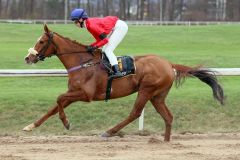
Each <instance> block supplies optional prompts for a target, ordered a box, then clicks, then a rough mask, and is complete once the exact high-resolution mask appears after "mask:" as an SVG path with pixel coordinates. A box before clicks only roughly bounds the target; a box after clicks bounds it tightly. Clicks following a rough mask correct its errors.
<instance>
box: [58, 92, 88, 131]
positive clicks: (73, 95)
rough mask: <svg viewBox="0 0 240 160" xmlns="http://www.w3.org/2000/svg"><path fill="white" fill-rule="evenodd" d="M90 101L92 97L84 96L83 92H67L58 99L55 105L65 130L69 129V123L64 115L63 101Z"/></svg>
mask: <svg viewBox="0 0 240 160" xmlns="http://www.w3.org/2000/svg"><path fill="white" fill-rule="evenodd" d="M91 99H92V97H90V96H89V95H86V93H85V92H84V91H83V90H80V91H74V92H67V93H64V94H62V95H60V96H59V97H58V99H57V103H58V112H59V118H60V119H61V121H62V123H63V125H64V126H65V128H66V129H69V127H70V123H69V121H68V119H67V117H66V115H65V113H64V107H65V106H64V102H65V101H70V102H75V101H78V100H81V101H91Z"/></svg>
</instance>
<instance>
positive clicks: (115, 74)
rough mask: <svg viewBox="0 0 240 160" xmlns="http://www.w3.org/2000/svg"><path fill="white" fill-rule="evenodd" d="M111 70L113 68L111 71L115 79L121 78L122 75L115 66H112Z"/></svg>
mask: <svg viewBox="0 0 240 160" xmlns="http://www.w3.org/2000/svg"><path fill="white" fill-rule="evenodd" d="M112 68H113V71H114V76H116V77H121V76H123V74H122V73H121V72H120V71H119V68H118V65H117V64H116V65H113V66H112Z"/></svg>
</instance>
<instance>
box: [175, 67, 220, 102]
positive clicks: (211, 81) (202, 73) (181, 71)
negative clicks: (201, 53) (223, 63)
mask: <svg viewBox="0 0 240 160" xmlns="http://www.w3.org/2000/svg"><path fill="white" fill-rule="evenodd" d="M172 67H173V68H174V69H175V70H176V80H175V82H176V86H179V85H181V84H182V83H183V82H184V79H185V78H186V77H197V78H198V79H200V80H201V81H202V82H204V83H206V84H207V85H209V86H210V87H211V88H212V91H213V97H214V98H215V99H216V100H218V101H219V102H220V103H221V105H223V104H224V92H223V89H222V87H221V85H220V84H218V81H217V78H216V75H215V73H214V71H210V70H209V69H203V68H201V66H197V67H193V68H192V67H188V66H184V65H180V64H172Z"/></svg>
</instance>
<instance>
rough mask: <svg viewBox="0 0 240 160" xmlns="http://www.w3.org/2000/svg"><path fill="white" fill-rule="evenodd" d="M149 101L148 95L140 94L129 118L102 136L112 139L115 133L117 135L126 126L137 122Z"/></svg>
mask: <svg viewBox="0 0 240 160" xmlns="http://www.w3.org/2000/svg"><path fill="white" fill-rule="evenodd" d="M148 100H149V95H148V94H144V93H138V96H137V99H136V101H135V104H134V107H133V109H132V111H131V113H130V114H129V116H128V117H127V118H126V119H125V120H124V121H122V122H121V123H119V124H118V125H116V126H115V127H113V128H112V129H110V130H108V131H107V132H105V133H103V134H102V136H103V137H111V136H113V135H114V134H115V133H117V132H118V131H119V130H120V129H122V128H123V127H125V126H126V125H128V124H129V123H131V122H132V121H134V120H136V119H137V118H138V117H140V116H141V113H142V110H143V108H144V106H145V104H146V103H147V101H148Z"/></svg>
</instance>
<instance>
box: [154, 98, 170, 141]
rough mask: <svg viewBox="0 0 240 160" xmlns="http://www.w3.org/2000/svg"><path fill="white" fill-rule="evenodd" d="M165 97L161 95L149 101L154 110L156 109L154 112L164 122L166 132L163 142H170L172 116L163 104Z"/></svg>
mask: <svg viewBox="0 0 240 160" xmlns="http://www.w3.org/2000/svg"><path fill="white" fill-rule="evenodd" d="M165 97H166V96H163V95H162V94H161V95H158V96H154V97H153V98H152V99H151V100H150V101H151V103H152V105H153V106H154V108H155V109H156V111H157V112H158V113H159V114H160V115H161V116H162V118H163V119H164V121H165V126H166V130H165V136H164V141H170V135H171V127H172V121H173V116H172V114H171V112H170V111H169V110H168V108H167V106H166V104H165Z"/></svg>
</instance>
